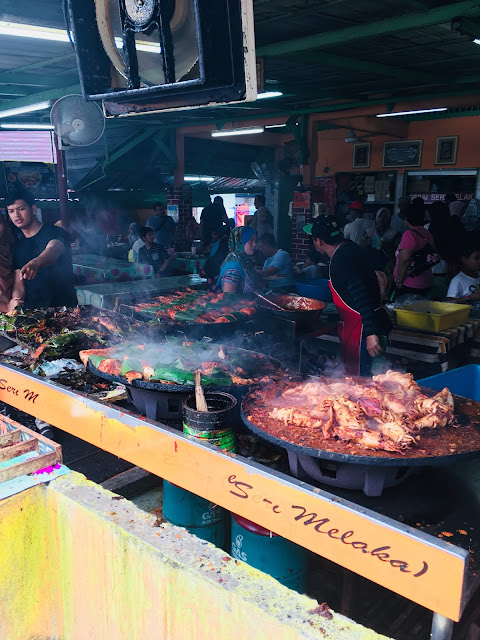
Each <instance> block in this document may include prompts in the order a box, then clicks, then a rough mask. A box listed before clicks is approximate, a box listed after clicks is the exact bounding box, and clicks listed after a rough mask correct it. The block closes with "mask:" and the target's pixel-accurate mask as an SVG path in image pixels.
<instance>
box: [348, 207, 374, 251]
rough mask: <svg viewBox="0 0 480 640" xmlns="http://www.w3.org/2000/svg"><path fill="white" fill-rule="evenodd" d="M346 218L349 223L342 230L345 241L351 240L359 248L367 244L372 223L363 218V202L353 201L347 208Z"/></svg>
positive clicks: (370, 234)
mask: <svg viewBox="0 0 480 640" xmlns="http://www.w3.org/2000/svg"><path fill="white" fill-rule="evenodd" d="M348 217H349V218H350V220H351V222H349V223H348V224H346V225H345V228H344V230H343V236H344V238H345V240H351V241H352V242H355V244H358V245H360V246H361V247H362V246H366V245H367V244H369V238H371V236H372V231H373V225H374V222H373V220H366V219H365V218H364V217H363V202H362V201H361V200H354V201H353V202H352V204H351V205H350V206H349V207H348Z"/></svg>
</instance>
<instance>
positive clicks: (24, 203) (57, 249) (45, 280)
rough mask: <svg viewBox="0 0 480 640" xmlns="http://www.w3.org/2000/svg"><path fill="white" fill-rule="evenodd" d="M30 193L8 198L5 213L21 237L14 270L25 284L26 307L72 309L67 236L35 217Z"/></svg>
mask: <svg viewBox="0 0 480 640" xmlns="http://www.w3.org/2000/svg"><path fill="white" fill-rule="evenodd" d="M34 203H35V200H34V198H33V196H31V194H29V193H22V194H21V195H13V196H10V197H8V198H7V202H6V205H7V212H8V215H9V216H10V220H11V221H12V222H13V224H14V225H15V226H16V227H17V229H20V230H21V232H22V234H23V237H21V238H20V240H18V241H17V242H16V244H15V245H14V247H13V268H14V269H15V270H18V271H19V272H20V276H21V278H22V280H24V281H25V305H24V306H25V307H28V308H30V309H35V308H41V307H63V306H67V307H75V306H77V296H76V293H75V288H74V286H73V268H72V254H71V249H70V239H69V237H68V235H67V234H66V233H65V231H63V229H59V228H58V227H54V226H53V225H48V224H42V223H41V222H39V220H38V219H37V217H36V215H35V214H36V211H37V207H36V205H35V204H34Z"/></svg>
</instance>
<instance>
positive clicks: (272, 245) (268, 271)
mask: <svg viewBox="0 0 480 640" xmlns="http://www.w3.org/2000/svg"><path fill="white" fill-rule="evenodd" d="M258 246H259V249H260V251H261V253H262V254H263V256H264V257H265V258H266V260H265V263H264V265H263V269H262V271H261V272H260V275H261V276H263V277H265V276H267V277H268V276H277V275H278V276H283V277H285V278H288V279H289V280H293V265H292V259H291V257H290V254H289V253H288V252H287V251H284V250H283V249H279V248H278V247H277V242H276V240H275V236H274V235H273V233H264V234H263V235H261V236H260V238H259V239H258Z"/></svg>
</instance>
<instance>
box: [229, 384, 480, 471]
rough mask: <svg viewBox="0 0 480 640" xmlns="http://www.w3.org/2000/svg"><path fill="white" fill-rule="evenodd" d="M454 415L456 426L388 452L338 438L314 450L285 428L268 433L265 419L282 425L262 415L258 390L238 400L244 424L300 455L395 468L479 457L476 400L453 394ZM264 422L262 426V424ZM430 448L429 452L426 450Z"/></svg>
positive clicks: (431, 431) (427, 431) (430, 432)
mask: <svg viewBox="0 0 480 640" xmlns="http://www.w3.org/2000/svg"><path fill="white" fill-rule="evenodd" d="M421 390H422V393H424V394H425V395H429V396H433V395H435V394H436V393H438V391H436V390H432V389H427V388H424V387H421ZM454 399H455V415H456V418H457V420H458V422H459V425H460V426H459V427H446V428H439V429H424V430H423V431H422V432H421V436H420V440H419V442H418V446H416V447H414V448H410V449H407V450H406V451H404V452H401V453H396V452H391V451H382V450H379V451H375V450H371V449H364V448H362V447H359V446H358V445H355V444H352V445H349V444H347V443H345V442H342V441H340V440H335V439H331V440H324V448H323V449H317V448H312V447H308V446H302V445H299V444H295V443H293V442H290V441H289V440H288V433H286V432H285V431H286V429H288V428H286V429H285V430H283V433H282V437H279V436H277V435H274V434H272V433H269V432H268V430H267V429H268V427H267V426H266V422H267V421H270V424H273V425H275V424H276V425H283V423H281V422H280V421H276V420H274V419H272V418H266V415H265V414H266V412H265V409H264V406H262V404H263V403H262V401H261V399H260V396H259V394H258V392H255V391H250V392H249V393H247V394H246V395H245V396H244V398H243V401H242V406H241V417H242V420H243V422H244V424H245V425H246V426H247V427H248V429H250V430H251V431H252V432H253V433H255V434H256V435H258V436H260V437H261V438H264V439H265V440H268V441H269V442H272V443H273V444H276V445H277V446H280V447H283V448H284V449H287V450H290V451H295V452H296V453H300V454H303V455H307V456H311V457H314V458H323V459H325V460H332V461H335V462H346V463H350V464H366V465H379V466H380V465H382V466H396V467H404V466H405V467H407V466H408V467H414V466H425V465H445V464H450V463H453V462H455V461H457V460H459V459H462V460H464V459H467V458H475V457H479V456H480V424H479V422H478V420H479V413H480V403H475V402H473V401H471V400H468V399H467V398H462V397H461V396H454ZM264 425H265V426H264ZM429 451H432V452H433V453H431V454H429V453H427V452H429Z"/></svg>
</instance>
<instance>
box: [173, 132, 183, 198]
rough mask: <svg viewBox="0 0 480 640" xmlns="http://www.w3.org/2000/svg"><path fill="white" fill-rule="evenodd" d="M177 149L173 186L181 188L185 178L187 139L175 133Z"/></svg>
mask: <svg viewBox="0 0 480 640" xmlns="http://www.w3.org/2000/svg"><path fill="white" fill-rule="evenodd" d="M175 147H176V152H177V166H176V167H175V171H174V172H173V184H174V186H175V187H181V186H182V184H183V179H184V177H185V137H184V135H183V134H181V133H179V132H178V129H177V130H176V132H175Z"/></svg>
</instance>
